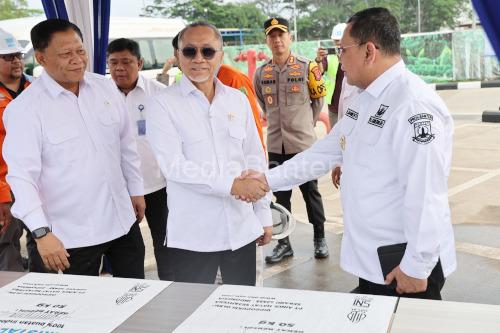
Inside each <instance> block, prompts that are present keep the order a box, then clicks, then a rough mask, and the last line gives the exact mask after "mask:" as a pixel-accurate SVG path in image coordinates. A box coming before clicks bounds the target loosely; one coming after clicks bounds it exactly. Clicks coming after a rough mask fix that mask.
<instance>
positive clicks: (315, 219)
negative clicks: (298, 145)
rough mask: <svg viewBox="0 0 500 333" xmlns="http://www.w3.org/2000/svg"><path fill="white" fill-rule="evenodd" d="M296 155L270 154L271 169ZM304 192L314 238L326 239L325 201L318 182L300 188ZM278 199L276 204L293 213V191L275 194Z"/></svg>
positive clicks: (312, 181) (314, 181)
mask: <svg viewBox="0 0 500 333" xmlns="http://www.w3.org/2000/svg"><path fill="white" fill-rule="evenodd" d="M295 155H296V154H276V153H269V169H272V168H275V167H277V166H279V165H281V164H283V163H285V161H288V160H289V159H291V158H292V157H294V156H295ZM299 188H300V191H301V192H302V197H303V198H304V202H305V203H306V210H307V217H308V219H309V223H311V224H312V225H313V228H314V238H324V237H325V228H324V223H325V210H324V208H323V201H322V199H321V194H320V193H319V191H318V181H317V180H311V181H308V182H307V183H304V184H302V185H300V186H299ZM273 194H274V196H275V197H276V202H277V203H279V204H280V205H282V206H283V207H285V208H286V209H288V210H289V211H290V212H291V211H292V204H291V201H290V199H291V198H292V191H291V190H290V191H278V192H273Z"/></svg>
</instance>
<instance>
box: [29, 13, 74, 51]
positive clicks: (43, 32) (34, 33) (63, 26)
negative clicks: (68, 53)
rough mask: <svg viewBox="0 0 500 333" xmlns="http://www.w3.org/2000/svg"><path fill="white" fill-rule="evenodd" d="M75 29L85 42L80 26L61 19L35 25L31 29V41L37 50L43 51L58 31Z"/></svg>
mask: <svg viewBox="0 0 500 333" xmlns="http://www.w3.org/2000/svg"><path fill="white" fill-rule="evenodd" d="M70 29H73V30H74V31H75V32H76V33H77V34H78V36H80V39H81V40H82V42H83V35H82V32H81V31H80V28H78V26H77V25H76V24H74V23H71V22H70V21H67V20H61V19H48V20H45V21H42V22H40V23H38V24H37V25H35V26H34V27H33V29H31V33H30V35H31V43H32V44H33V49H35V51H43V50H45V49H46V48H47V46H49V43H50V41H51V39H52V36H53V35H54V34H55V33H56V32H64V31H68V30H70Z"/></svg>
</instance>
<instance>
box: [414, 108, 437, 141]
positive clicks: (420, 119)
mask: <svg viewBox="0 0 500 333" xmlns="http://www.w3.org/2000/svg"><path fill="white" fill-rule="evenodd" d="M432 120H433V116H432V115H431V114H428V113H419V114H416V115H414V116H412V117H410V118H409V119H408V121H409V122H410V124H412V125H413V131H414V134H415V136H414V137H413V138H412V139H413V142H415V143H418V144H421V145H426V144H428V143H429V142H431V141H432V140H434V138H435V137H436V136H435V135H434V134H433V133H432Z"/></svg>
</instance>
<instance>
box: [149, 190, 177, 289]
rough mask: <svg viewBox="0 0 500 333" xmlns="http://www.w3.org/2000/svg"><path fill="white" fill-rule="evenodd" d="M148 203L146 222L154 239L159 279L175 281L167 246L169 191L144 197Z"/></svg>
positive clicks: (160, 191) (157, 192)
mask: <svg viewBox="0 0 500 333" xmlns="http://www.w3.org/2000/svg"><path fill="white" fill-rule="evenodd" d="M144 200H145V201H146V212H145V215H146V220H147V221H148V226H149V229H150V230H151V238H153V249H154V253H155V259H156V266H157V267H158V277H159V278H160V280H166V281H173V280H174V270H173V267H172V260H171V259H170V256H169V249H168V247H167V246H166V245H164V244H165V237H166V234H167V219H168V207H167V191H166V189H165V188H162V189H161V190H158V191H156V192H153V193H149V194H146V195H145V196H144Z"/></svg>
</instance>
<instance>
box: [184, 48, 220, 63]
mask: <svg viewBox="0 0 500 333" xmlns="http://www.w3.org/2000/svg"><path fill="white" fill-rule="evenodd" d="M198 50H199V51H200V52H201V56H202V57H203V58H204V59H206V60H210V59H213V57H215V54H216V53H217V52H218V51H222V50H216V49H214V48H213V47H208V46H207V47H202V48H201V49H199V48H197V47H194V46H186V47H185V48H183V49H182V50H181V52H182V55H183V56H185V57H186V58H189V59H194V57H196V53H198Z"/></svg>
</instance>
